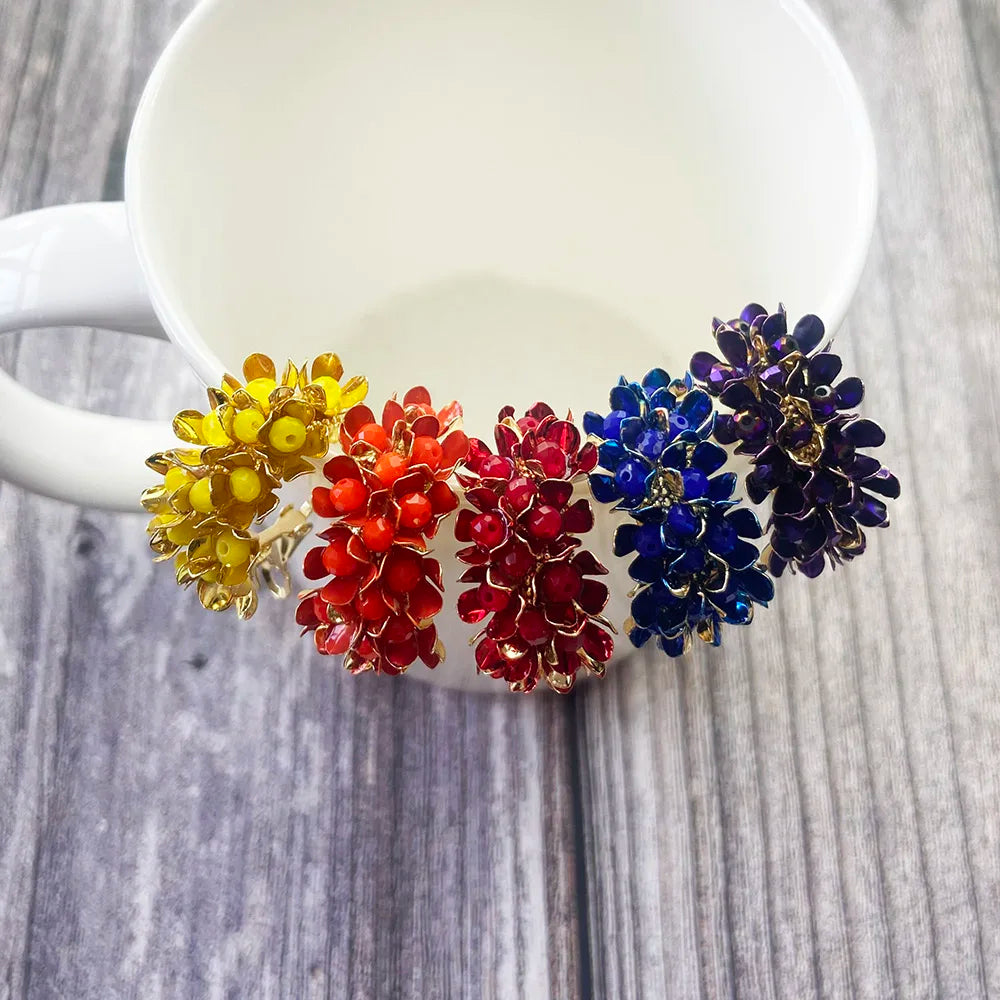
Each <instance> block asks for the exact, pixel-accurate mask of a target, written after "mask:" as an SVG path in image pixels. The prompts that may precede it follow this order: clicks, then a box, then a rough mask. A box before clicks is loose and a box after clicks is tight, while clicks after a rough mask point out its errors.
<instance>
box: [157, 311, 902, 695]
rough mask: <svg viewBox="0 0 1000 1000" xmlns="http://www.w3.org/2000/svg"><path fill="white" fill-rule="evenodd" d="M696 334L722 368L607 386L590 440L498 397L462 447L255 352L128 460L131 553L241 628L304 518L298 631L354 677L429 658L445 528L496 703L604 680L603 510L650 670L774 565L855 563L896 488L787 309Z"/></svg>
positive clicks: (453, 412) (831, 359)
mask: <svg viewBox="0 0 1000 1000" xmlns="http://www.w3.org/2000/svg"><path fill="white" fill-rule="evenodd" d="M712 332H713V335H714V338H715V342H716V345H717V349H718V351H719V354H720V355H721V357H720V356H716V355H715V354H712V353H709V352H707V351H700V352H698V353H697V354H695V355H694V357H693V358H692V359H691V363H690V370H689V371H688V372H686V373H684V375H683V376H682V377H680V378H671V377H670V375H669V374H668V373H667V372H666V371H664V370H663V369H662V368H654V369H652V370H651V371H649V372H647V374H646V375H645V376H644V377H643V378H642V379H641V380H638V381H630V380H628V379H626V378H625V377H622V378H620V379H619V381H618V383H617V384H616V385H614V386H613V387H612V388H611V391H610V394H609V410H608V412H607V413H599V412H594V411H591V412H588V413H586V414H585V415H584V417H583V432H584V434H585V435H586V438H585V437H584V434H581V432H580V430H579V429H578V428H577V426H576V425H575V424H574V422H573V417H572V415H571V414H570V415H568V416H567V417H566V418H561V417H559V416H557V415H556V413H555V412H554V411H553V410H552V408H551V407H550V406H548V405H547V404H546V403H542V402H539V403H536V404H535V405H534V406H532V407H531V409H529V410H527V411H526V412H525V413H524V414H523V415H521V416H517V415H516V414H517V411H516V410H515V409H514V407H512V406H506V407H504V408H503V409H502V410H501V411H500V413H499V415H498V417H497V422H496V425H495V427H494V439H495V450H493V449H492V448H491V447H490V446H489V445H487V444H486V443H485V442H484V441H482V440H479V439H477V438H472V439H470V438H469V437H467V436H466V434H465V432H464V430H463V429H462V408H461V406H460V405H459V404H458V403H457V402H452V403H449V404H448V405H446V406H445V407H443V408H441V409H438V408H436V407H435V406H434V405H433V403H432V401H431V396H430V393H429V392H428V391H427V389H425V388H423V387H420V386H418V387H415V388H413V389H410V390H409V391H408V392H407V393H406V394H405V395H404V396H403V397H402V399H401V400H400V399H397V398H396V397H395V396H393V397H392V398H390V399H389V400H388V401H387V402H386V403H385V405H384V407H383V408H382V412H381V415H380V416H378V417H376V415H375V413H374V412H373V411H372V410H371V409H370V408H369V407H368V406H367V405H365V404H364V403H363V400H364V398H365V397H366V394H367V390H368V383H367V380H366V379H365V378H363V377H355V378H351V379H348V380H346V381H342V379H343V367H342V365H341V364H340V361H339V359H338V358H337V356H336V355H335V354H324V355H321V356H320V357H318V358H316V359H315V360H314V361H313V362H312V364H311V365H309V366H302V367H299V366H296V365H294V364H292V363H291V362H289V364H288V365H287V366H286V368H285V369H284V372H283V373H282V375H281V377H280V378H279V377H278V374H277V370H276V368H275V366H274V364H273V362H272V361H271V360H270V359H269V358H267V357H265V356H264V355H260V354H255V355H251V356H250V357H249V358H247V360H246V362H245V364H244V366H243V381H242V382H241V381H239V380H237V379H236V378H233V377H232V376H230V375H226V376H225V378H224V379H223V382H222V386H221V387H220V388H217V389H215V388H213V389H209V392H208V397H209V404H210V408H209V410H208V411H207V412H205V413H201V412H199V411H196V410H185V411H182V412H181V413H179V414H178V415H177V417H176V418H175V420H174V432H175V434H176V435H177V437H178V438H179V440H180V444H178V445H177V446H175V447H174V448H172V449H170V450H168V451H165V452H162V453H159V454H156V455H153V456H152V457H151V458H150V459H149V460H148V463H147V464H148V465H149V466H150V467H151V468H152V469H154V470H155V471H156V472H158V473H159V474H160V475H161V476H162V477H163V478H162V482H161V483H159V484H158V485H157V486H155V487H153V488H151V489H148V490H146V492H145V493H144V494H143V496H142V503H143V506H144V507H145V508H146V509H147V510H148V511H149V512H150V514H151V515H152V520H151V521H150V523H149V526H148V529H147V531H148V534H149V542H150V546H151V548H152V549H153V551H154V552H155V553H156V555H157V558H158V559H173V560H174V563H175V569H176V577H177V581H178V583H180V584H182V585H184V586H189V585H191V584H196V586H197V591H198V596H199V599H200V600H201V603H202V604H203V605H204V606H205V607H206V608H209V609H212V610H217V611H221V610H225V609H227V608H229V607H235V609H236V611H237V614H238V615H239V616H240V617H241V618H249V617H250V616H251V615H252V614H253V613H254V610H255V609H256V607H257V592H258V589H259V587H260V584H261V581H262V579H264V580H267V581H268V582H269V584H270V585H271V586H272V589H276V590H280V589H282V588H280V587H278V588H276V587H275V586H274V584H273V581H272V579H271V576H270V573H271V570H272V569H273V566H274V554H273V553H272V548H274V547H275V546H279V547H280V557H281V559H283V558H284V557H286V556H287V554H288V552H289V550H290V549H291V548H293V547H294V545H295V544H296V543H297V542H298V540H299V539H300V538H301V537H302V535H303V534H304V533H305V532H306V531H307V530H308V528H309V525H308V524H306V517H307V516H311V517H312V518H313V520H316V519H319V520H321V521H323V522H324V523H323V524H322V525H321V526H320V528H321V530H319V531H318V532H317V537H318V539H319V540H320V542H321V544H319V545H317V546H315V547H314V548H312V549H311V550H310V551H308V552H307V553H306V555H305V558H304V560H303V571H304V574H305V576H306V578H307V579H309V580H310V581H313V583H314V586H313V587H312V588H311V589H308V590H305V591H303V592H302V593H301V594H300V595H299V601H298V606H297V610H296V614H295V617H296V620H297V622H298V623H299V625H300V626H301V627H302V632H303V634H311V635H312V638H313V641H314V643H315V645H316V648H317V650H318V651H319V652H320V653H321V654H324V655H341V656H343V662H344V665H345V667H346V668H347V669H348V670H349V671H350V672H352V673H360V672H364V671H371V672H375V673H384V674H391V675H398V674H401V673H403V672H405V671H406V670H407V669H408V668H409V667H410V666H411V665H412V664H414V663H415V662H416V661H417V660H420V661H421V662H423V663H424V664H425V665H426V666H427V667H430V668H433V667H435V666H437V665H438V664H439V663H440V662H441V660H442V659H443V657H444V649H443V646H442V643H441V641H440V639H439V637H438V630H437V626H436V625H435V618H436V616H437V615H438V614H439V613H440V612H441V611H442V609H443V607H444V601H445V598H444V594H445V591H446V588H447V581H446V580H445V578H444V572H443V568H442V565H441V563H440V562H439V561H438V559H437V558H435V557H434V555H433V552H432V546H433V544H434V540H435V538H436V537H438V535H439V532H440V531H441V527H442V524H443V523H444V521H445V520H446V519H448V518H449V517H451V516H452V515H455V516H454V517H453V518H452V520H453V527H452V528H451V529H449V530H450V531H451V532H452V533H453V535H454V538H455V540H457V541H458V543H459V544H460V549H459V551H458V553H457V558H458V561H459V562H460V563H462V564H463V565H464V566H465V569H464V570H463V571H462V573H461V575H460V576H459V577H458V580H457V582H458V583H459V584H461V585H463V589H461V591H460V593H458V595H457V599H456V611H457V614H458V617H459V618H460V619H461V620H462V621H463V622H465V623H467V624H469V625H472V626H477V627H478V629H479V631H477V632H475V633H474V634H473V635H472V638H471V640H470V645H472V646H473V647H474V659H475V664H476V669H477V670H478V671H479V672H480V673H483V674H486V675H488V676H490V677H493V678H495V679H497V680H501V681H503V682H505V683H506V685H507V687H508V688H509V689H510V690H511V691H517V692H528V691H532V690H534V689H536V688H537V687H539V686H540V685H541V686H547V687H549V688H551V689H552V690H555V691H557V692H560V693H565V692H568V691H571V690H572V689H573V687H574V685H575V683H576V681H577V679H578V678H579V677H581V676H584V675H587V674H592V675H595V676H598V677H600V676H603V675H604V672H605V666H606V664H607V663H608V661H609V660H610V659H611V657H612V654H613V652H614V633H615V632H616V628H615V624H614V623H613V622H612V621H610V620H609V619H608V618H607V617H606V608H607V605H608V602H609V598H610V596H611V594H610V592H609V588H608V586H607V584H605V583H604V582H603V581H602V580H601V579H600V578H601V577H603V576H606V575H607V574H608V569H607V568H606V567H605V566H604V565H603V564H602V562H601V560H600V559H599V558H598V556H597V555H596V554H595V552H594V551H592V550H591V549H593V548H595V547H597V546H595V545H594V543H588V544H589V545H590V547H589V548H588V547H585V541H586V536H587V535H588V533H590V532H591V531H592V529H593V528H594V526H595V514H594V509H593V507H592V505H591V499H593V500H594V501H596V502H597V503H598V504H601V505H607V506H608V507H610V508H611V509H612V511H613V512H614V516H615V517H616V519H617V522H618V523H617V526H616V528H615V531H614V541H613V554H614V555H615V556H616V557H622V558H627V559H628V560H629V561H628V575H629V577H630V578H631V580H632V582H633V584H634V586H633V588H632V589H631V591H630V592H629V594H628V599H629V602H630V614H629V616H628V618H627V619H626V621H625V622H624V631H625V633H626V634H627V635H628V638H629V640H630V641H631V643H632V644H633V645H635V646H638V647H641V646H644V645H646V644H647V643H649V642H650V641H651V640H655V643H656V645H658V646H659V648H660V649H661V650H662V651H663V652H664V653H666V654H667V655H668V656H679V655H681V654H682V653H684V652H686V651H687V650H688V649H689V648H690V647H691V645H692V641H693V639H694V637H698V638H699V639H701V640H702V641H704V642H706V643H709V644H711V645H716V646H717V645H719V643H720V642H721V639H722V635H723V626H724V625H748V624H750V623H751V622H752V620H753V618H754V613H755V609H756V608H758V607H767V606H768V604H769V603H770V602H771V601H772V600H773V598H774V596H775V587H774V578H776V577H780V576H781V575H782V574H783V573H784V571H785V569H786V568H787V569H789V570H790V571H791V572H795V571H798V572H801V573H802V574H803V575H805V576H809V577H814V576H818V575H819V574H820V573H821V572H822V571H823V569H824V567H825V566H826V565H827V564H829V565H831V566H833V567H836V566H838V565H840V564H843V563H845V562H848V561H850V560H853V559H855V558H857V557H858V556H859V555H861V554H862V553H863V552H864V551H865V548H866V545H867V538H866V536H865V529H869V528H877V527H885V526H886V525H888V511H887V508H886V504H885V500H886V499H893V498H895V497H898V496H899V481H898V480H897V478H896V477H895V476H894V475H893V474H892V473H891V472H889V471H888V470H887V469H886V468H885V467H884V466H883V465H882V464H881V463H880V462H879V461H878V459H876V458H873V457H872V456H871V455H869V454H867V453H866V451H867V449H872V448H876V447H878V446H880V445H882V444H883V443H884V440H885V435H884V433H883V432H882V430H881V428H880V427H879V426H878V425H877V424H875V423H874V422H872V421H871V420H868V419H866V418H863V417H861V416H859V415H858V413H857V412H856V410H857V407H858V405H859V404H860V403H861V400H862V398H863V395H864V386H863V385H862V383H861V380H860V379H858V378H854V377H847V378H843V377H841V369H842V367H843V366H842V362H841V359H840V358H839V357H838V356H837V355H835V354H833V353H831V352H830V351H829V350H827V349H825V348H823V346H822V345H823V343H824V340H825V334H826V331H825V328H824V326H823V323H822V321H821V320H820V319H819V318H818V317H816V316H811V315H809V316H805V317H803V318H802V319H801V320H799V322H798V323H796V324H795V326H794V327H793V328H791V330H790V329H789V324H788V320H787V316H786V314H785V310H784V307H779V309H778V311H777V312H775V313H769V312H768V311H767V310H766V309H764V308H763V307H762V306H759V305H757V304H755V303H752V304H750V305H748V306H747V307H746V308H745V309H744V310H743V312H742V313H741V314H740V316H739V317H738V318H737V319H733V320H730V321H726V322H723V321H721V320H714V321H713V324H712ZM730 453H732V454H735V455H736V456H740V457H742V458H743V459H745V460H746V461H747V462H748V463H749V466H750V471H749V472H748V473H747V474H746V476H745V478H744V484H743V485H744V487H745V493H746V497H747V499H748V500H749V502H750V503H751V504H753V505H755V506H760V505H762V504H764V505H767V506H766V507H765V510H766V513H767V520H766V523H765V526H764V528H762V527H761V522H760V520H758V516H757V514H756V513H755V512H754V511H753V510H752V509H751V507H750V506H748V505H747V504H746V503H744V502H743V501H742V500H741V499H738V498H737V497H736V495H735V494H736V487H737V475H736V473H735V472H733V471H729V470H727V469H726V468H725V466H726V463H727V461H728V458H729V455H730ZM305 474H312V475H314V476H316V477H317V479H319V480H320V485H317V486H315V488H314V489H313V490H312V493H311V498H310V503H309V504H307V505H306V506H305V507H304V508H302V510H301V511H298V510H295V509H294V508H291V507H289V508H286V509H285V510H284V511H283V512H282V515H281V517H280V518H279V519H278V521H277V522H276V523H275V524H273V525H272V526H270V527H268V528H265V529H263V530H261V531H254V530H252V529H253V527H254V526H255V525H260V524H261V522H263V521H264V519H265V518H267V516H268V515H269V514H270V513H271V512H272V511H273V510H274V509H275V508H276V507H277V505H278V492H279V490H280V488H281V487H282V486H283V484H285V483H287V482H289V481H291V480H293V479H296V478H297V477H299V476H302V475H305ZM314 482H315V480H314ZM585 491H587V493H589V496H588V495H587V493H585ZM765 532H766V533H767V535H768V537H767V540H766V544H765V547H764V549H763V551H761V549H760V548H759V547H758V540H760V539H762V537H763V535H764V534H765ZM279 564H280V560H279Z"/></svg>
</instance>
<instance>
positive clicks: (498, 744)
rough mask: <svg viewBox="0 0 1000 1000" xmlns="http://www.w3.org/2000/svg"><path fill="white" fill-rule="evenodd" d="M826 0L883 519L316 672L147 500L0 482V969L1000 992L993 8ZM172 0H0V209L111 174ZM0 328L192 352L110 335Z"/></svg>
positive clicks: (120, 359)
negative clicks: (222, 583) (726, 614)
mask: <svg viewBox="0 0 1000 1000" xmlns="http://www.w3.org/2000/svg"><path fill="white" fill-rule="evenodd" d="M816 6H817V7H818V9H819V11H820V13H821V15H822V16H823V17H824V18H825V19H826V20H827V22H828V23H829V24H830V25H831V27H832V28H833V30H834V32H835V34H836V35H837V37H838V39H839V40H840V42H841V44H842V45H843V47H844V49H845V52H846V54H847V56H848V59H849V61H850V62H851V65H852V67H853V68H854V70H855V73H856V74H857V76H858V78H859V81H860V83H861V85H862V89H863V90H864V92H865V94H866V97H867V100H868V103H869V109H870V112H871V115H872V118H873V123H874V125H875V132H876V135H877V140H878V145H879V155H880V170H881V185H882V192H881V208H880V217H879V224H878V230H877V233H876V238H875V241H874V245H873V247H872V253H871V257H870V260H869V265H868V268H867V271H866V274H865V277H864V280H863V283H862V287H861V289H860V291H859V294H858V297H857V299H856V301H855V303H854V305H853V307H852V309H851V313H850V317H849V320H848V324H847V326H846V327H845V329H844V330H843V331H842V333H841V335H840V339H839V346H840V347H841V348H842V349H843V352H844V353H845V355H846V361H847V364H848V366H849V367H854V368H857V369H858V370H860V371H861V372H863V373H864V375H865V379H866V382H867V384H868V392H869V397H868V407H869V411H870V412H871V413H872V414H873V415H876V416H877V417H878V418H879V419H881V420H882V421H883V422H884V423H885V425H886V428H887V431H888V433H889V444H888V445H887V446H886V449H885V452H886V459H887V461H891V464H892V465H893V466H894V468H895V469H896V470H897V471H898V472H899V474H900V477H901V479H902V480H903V483H904V490H905V492H904V496H903V498H902V499H901V500H900V501H899V502H898V503H897V504H896V505H895V508H894V511H893V522H894V523H893V528H892V529H891V530H890V531H888V532H884V533H879V536H878V537H877V538H876V539H875V540H874V544H873V546H872V550H871V553H870V554H869V555H868V556H867V557H866V558H865V559H864V560H863V561H862V562H860V563H859V564H857V566H856V567H852V569H851V571H850V572H845V573H837V574H827V575H825V576H824V577H823V578H821V579H820V580H817V581H814V582H812V583H806V582H805V581H801V580H792V581H783V582H782V584H781V589H782V600H781V601H780V602H778V603H777V604H776V605H775V607H774V608H773V609H771V610H769V611H768V612H766V613H765V614H763V615H761V617H760V620H759V622H758V623H757V625H756V626H755V627H754V628H753V629H752V630H750V631H748V632H746V633H745V634H740V633H739V632H737V631H735V630H734V632H733V634H731V635H729V636H728V637H727V644H726V646H725V647H724V650H723V651H722V652H718V653H715V654H704V653H703V654H699V655H697V656H694V657H692V658H691V659H690V660H688V661H686V662H682V663H679V664H673V663H668V664H665V663H663V662H659V661H656V662H654V661H653V660H651V659H650V660H647V659H645V658H643V657H640V656H636V657H635V659H634V662H633V663H632V664H631V665H629V666H628V667H625V668H623V669H622V670H620V671H618V672H617V673H616V674H614V675H613V676H610V677H609V678H608V680H607V681H606V682H605V683H604V684H603V685H600V686H593V687H590V688H588V689H586V690H585V691H582V692H580V693H579V694H578V695H576V696H574V697H573V698H571V699H567V700H555V699H543V698H530V699H523V700H519V699H511V698H468V697H463V696H460V695H456V694H452V693H448V692H443V691H435V690H431V689H428V688H426V687H424V686H422V685H418V684H414V683H408V682H402V683H394V682H393V681H391V680H388V679H376V678H362V679H360V680H359V679H352V678H349V677H347V676H341V674H340V673H338V672H336V671H331V670H330V669H329V668H328V667H327V666H326V665H325V664H320V663H317V662H316V660H315V658H314V657H310V656H309V655H307V653H306V652H305V651H304V650H303V649H302V648H301V647H300V645H299V643H298V641H297V639H296V638H295V637H294V636H287V633H284V631H283V630H278V629H276V628H275V627H274V626H275V623H276V622H277V620H278V618H279V617H280V616H281V615H282V614H283V609H280V608H278V607H276V606H274V605H269V606H265V607H264V609H263V610H262V612H261V613H260V616H259V617H258V618H257V619H255V620H254V622H252V623H250V625H249V626H248V627H247V628H241V629H236V628H233V627H232V624H231V622H229V621H227V620H224V619H221V618H214V617H210V616H192V615H191V614H190V607H189V600H186V599H182V598H181V596H180V595H178V594H176V593H175V592H174V588H173V586H172V584H171V582H170V580H169V579H167V578H166V577H165V576H164V575H163V574H160V573H156V572H154V568H153V567H152V566H151V564H150V562H149V560H148V558H147V553H146V551H145V546H144V540H143V536H142V531H141V521H140V520H139V519H138V518H131V517H118V516H109V515H103V514H99V513H95V512H92V511H85V510H79V509H75V508H73V507H70V506H66V505H61V504H57V503H54V502H51V501H46V500H42V499H38V498H35V497H31V496H27V495H25V494H23V493H22V492H20V491H19V490H17V489H15V488H13V487H10V486H7V485H0V578H2V579H3V580H4V581H6V584H7V586H6V588H5V593H6V595H7V596H6V598H5V599H4V600H2V601H0V1000H14V998H18V1000H19V998H22V997H23V998H31V1000H35V998H57V997H67V998H73V1000H91V998H94V1000H98V998H99V1000H108V998H118V997H123V998H125V997H129V998H131V997H135V998H142V1000H156V998H160V997H192V998H201V997H208V998H216V997H218V998H225V1000H230V998H247V997H294V998H303V997H377V998H386V997H396V996H399V997H466V996H467V997H499V998H509V997H528V998H532V1000H535V998H544V997H553V998H575V997H597V998H605V997H607V998H615V1000H617V998H631V997H643V998H646V997H649V998H662V997H671V998H681V1000H687V998H706V1000H708V998H713V1000H714V998H732V997H738V998H752V1000H757V998H771V997H774V998H788V1000H800V998H809V997H834V998H840V997H859V998H868V997H870V998H887V997H896V998H931V997H946V998H955V1000H966V998H970V1000H971V998H985V997H1000V690H998V688H1000V682H998V676H1000V675H998V672H997V666H996V656H995V653H994V649H995V647H996V645H997V639H998V629H997V624H996V623H997V620H998V617H1000V614H998V613H1000V608H998V603H1000V598H998V593H1000V590H998V588H997V583H998V582H1000V570H998V568H997V567H998V566H1000V536H998V533H997V531H996V530H995V528H996V525H997V524H998V523H1000V517H998V515H1000V501H998V499H997V496H998V492H997V489H996V483H997V481H998V477H1000V468H998V466H1000V458H998V452H997V450H996V448H995V447H993V445H992V442H993V441H995V439H996V435H997V432H998V429H1000V417H998V410H997V403H996V396H995V393H994V389H993V387H994V386H995V385H996V384H997V383H998V378H1000V371H998V368H1000V356H998V352H997V351H996V350H995V341H996V337H997V334H998V331H1000V168H998V164H1000V11H998V9H997V6H996V4H995V2H993V0H923V2H920V0H870V2H867V3H865V4H858V3H855V2H852V0H819V2H818V3H817V5H816ZM188 7H189V0H180V2H163V0H0V215H6V214H9V213H11V212H14V211H18V210H22V209H26V208H30V207H37V206H40V205H45V204H55V203H58V202H61V201H67V200H84V199H91V198H98V197H106V198H115V197H119V196H120V193H121V188H120V179H121V167H122V157H123V153H124V145H125V139H126V137H127V130H128V123H129V121H130V119H131V115H132V112H133V110H134V106H135V103H136V101H137V99H138V95H139V93H140V91H141V87H142V83H143V81H144V79H145V76H146V74H147V73H148V70H149V68H150V66H151V65H152V62H153V61H154V59H155V57H156V55H157V53H158V52H159V50H160V49H161V48H162V46H163V44H164V43H165V42H166V40H167V38H168V37H169V36H170V33H171V32H172V30H173V29H174V27H175V26H176V24H177V23H178V22H179V20H180V19H181V17H182V16H183V14H184V13H185V11H186V10H187V9H188ZM821 238H822V234H817V239H821ZM0 363H2V364H3V365H4V366H5V367H6V368H7V369H8V370H11V371H14V372H16V374H17V376H18V378H19V379H21V380H22V381H23V382H25V383H26V384H28V385H30V386H31V387H32V388H34V389H36V390H37V391H40V392H42V393H46V394H49V395H56V394H58V395H59V396H60V397H61V398H64V399H67V400H68V401H70V402H72V403H74V404H77V405H82V406H90V407H93V408H100V409H105V410H107V411H110V412H126V413H127V412H131V413H139V412H140V411H141V410H142V409H143V408H155V409H156V411H157V412H159V413H161V414H166V413H168V412H171V411H172V410H174V409H176V408H178V407H180V406H182V405H187V403H188V402H189V400H190V399H191V398H192V393H194V392H196V391H197V390H196V388H195V381H194V378H193V376H191V375H190V374H188V373H186V372H185V371H184V370H183V366H182V364H181V362H180V361H179V360H177V359H176V358H175V357H173V356H172V355H171V354H170V352H169V350H168V349H167V348H166V347H164V345H162V344H156V343H147V342H141V343H140V342H134V341H131V340H129V341H124V340H122V339H121V338H118V337H115V336H114V335H111V334H101V333H93V332H89V331H62V332H58V333H56V332H53V333H46V334H44V335H40V336H39V335H32V343H31V345H30V348H29V347H28V345H27V343H26V341H25V338H23V337H22V338H18V337H7V338H2V339H0ZM67 372H72V373H73V374H72V377H71V378H67V376H66V373H67ZM154 375H155V377H154ZM154 607H155V608H157V609H160V610H161V614H160V616H159V617H155V618H153V617H150V615H149V612H148V609H149V608H154ZM283 634H284V635H285V636H286V637H285V638H276V637H279V636H282V635H283ZM274 662H277V663H278V664H280V666H279V667H278V668H275V667H273V665H272V663H274Z"/></svg>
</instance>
